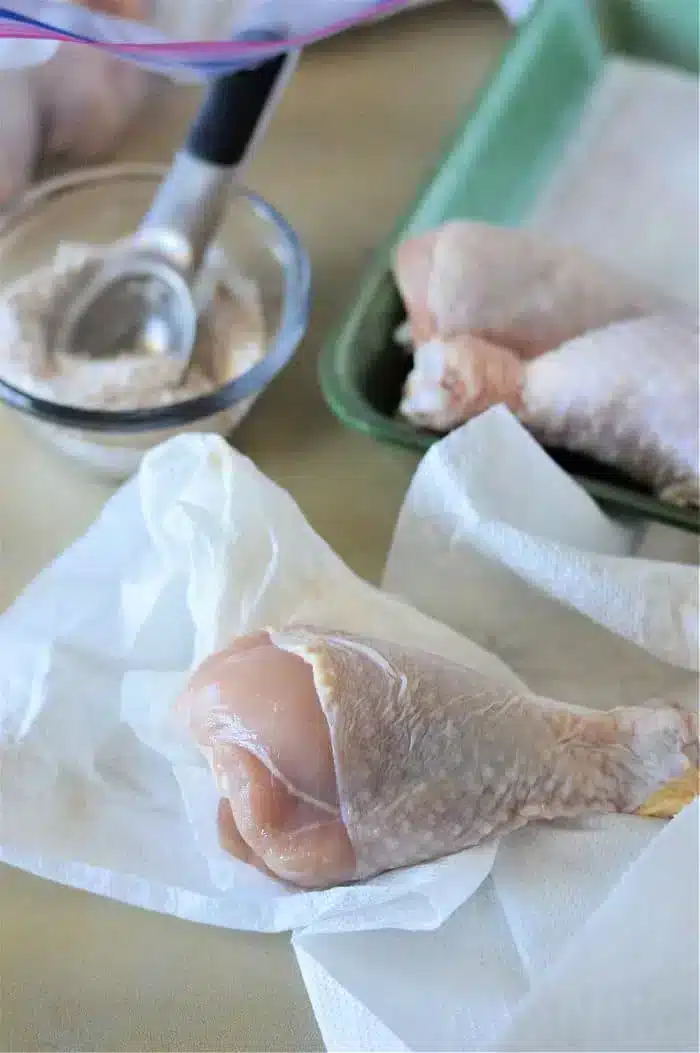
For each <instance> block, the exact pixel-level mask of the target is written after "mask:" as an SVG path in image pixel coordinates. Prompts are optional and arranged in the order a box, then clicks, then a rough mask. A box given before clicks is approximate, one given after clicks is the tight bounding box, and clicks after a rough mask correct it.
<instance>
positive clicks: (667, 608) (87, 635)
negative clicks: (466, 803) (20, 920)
mask: <svg viewBox="0 0 700 1053" xmlns="http://www.w3.org/2000/svg"><path fill="white" fill-rule="evenodd" d="M637 543H638V536H637V534H636V533H635V531H633V530H629V529H626V528H624V527H621V526H618V525H615V524H613V523H611V522H610V521H609V520H608V519H607V518H606V517H605V516H604V515H603V514H602V513H601V512H600V511H599V509H598V508H597V507H596V505H595V504H594V503H593V502H592V501H591V500H590V499H589V498H588V497H587V496H586V495H585V494H584V493H583V492H582V491H581V490H580V489H579V488H578V487H577V486H576V485H575V484H574V483H573V482H572V481H571V480H570V479H568V478H567V477H566V476H565V475H563V473H562V472H561V471H560V470H559V469H558V468H557V467H556V466H555V465H554V464H553V463H552V462H551V461H550V460H549V458H548V457H547V456H546V454H544V452H543V451H542V450H541V448H540V447H539V446H538V445H537V444H536V443H535V442H534V440H532V439H531V438H530V437H529V436H528V435H527V433H526V432H525V431H524V430H523V429H522V428H521V426H520V425H519V424H518V423H517V422H516V421H515V420H514V419H513V418H512V417H511V416H510V415H509V414H508V413H507V411H505V410H503V409H496V410H493V411H491V412H490V413H488V414H486V415H485V416H484V417H482V418H481V419H479V420H478V421H475V422H473V423H472V424H471V425H469V426H468V427H466V428H464V429H462V430H460V431H459V432H456V433H454V434H453V435H451V436H450V437H448V438H447V439H445V440H444V441H443V442H442V443H440V444H438V445H437V446H436V447H435V448H434V449H433V450H432V451H431V452H430V453H429V454H428V455H427V457H426V458H425V460H424V462H423V464H422V465H421V467H420V469H419V471H418V473H417V476H416V478H415V481H414V483H413V485H412V487H411V491H410V493H409V496H408V499H407V502H406V506H405V508H404V510H403V512H402V514H401V517H400V519H399V522H398V525H397V530H396V537H395V539H394V544H393V546H392V551H391V554H390V558H389V563H388V568H387V575H386V581H385V587H386V591H383V592H380V591H378V590H376V589H373V588H372V587H370V586H368V585H366V584H365V583H363V582H361V581H360V580H358V579H357V578H356V577H355V576H354V575H353V574H352V573H351V572H350V571H349V570H348V569H347V568H345V567H344V566H343V564H342V563H341V561H340V560H339V559H338V558H337V557H336V556H335V554H334V553H333V552H332V551H331V550H330V549H329V548H328V546H327V545H325V543H324V542H323V541H321V539H320V538H318V536H317V535H316V534H314V532H313V531H312V529H311V528H310V526H309V525H308V524H307V523H306V522H305V520H304V518H303V516H302V515H301V513H300V511H299V509H298V508H297V507H296V505H295V504H294V502H293V501H292V500H291V498H290V497H289V496H288V495H287V494H285V493H284V492H282V491H281V490H279V489H278V488H277V487H276V486H274V485H273V484H272V483H270V482H269V481H268V480H266V479H265V478H264V477H263V476H262V475H261V474H260V473H259V472H258V470H257V469H256V468H255V467H254V466H253V465H252V464H251V463H250V462H249V461H248V460H246V459H245V458H244V457H242V456H240V455H238V454H236V453H234V452H233V451H231V450H230V449H229V448H228V447H227V446H226V445H225V444H224V443H223V442H222V441H221V440H219V439H217V438H214V437H204V436H195V437H192V436H189V437H181V438H178V439H175V440H173V441H171V442H170V443H167V444H165V445H164V446H162V447H160V448H159V449H158V450H156V451H155V452H154V453H152V454H151V455H149V457H148V458H147V459H146V461H145V463H144V466H143V468H142V471H141V472H140V474H139V476H138V478H137V479H136V480H134V481H133V482H131V483H130V484H128V485H127V486H126V487H125V488H124V489H123V490H122V491H120V493H119V494H117V496H116V497H115V498H114V499H113V501H112V502H110V504H109V505H108V506H107V508H106V510H105V512H104V514H103V515H102V517H101V518H100V520H99V521H98V522H97V523H96V525H95V526H94V527H93V528H92V530H91V531H89V532H88V534H87V535H86V537H85V538H84V539H83V540H82V541H80V542H79V543H78V544H77V545H76V546H74V547H73V548H72V549H70V550H69V551H68V552H67V553H66V554H65V555H64V556H63V557H62V558H61V559H59V560H58V562H57V563H56V564H54V566H53V567H51V568H49V569H48V570H47V571H45V572H44V573H43V574H42V575H40V576H39V578H38V579H37V581H36V582H35V583H34V584H33V585H32V586H31V587H30V589H29V590H28V591H27V592H26V593H25V594H24V596H23V597H21V598H20V600H19V601H18V602H17V603H16V604H15V606H14V607H13V608H12V609H11V610H10V611H9V612H8V613H7V614H6V615H5V616H4V617H3V618H2V619H0V657H1V660H0V700H1V701H0V705H1V707H2V709H1V710H0V734H1V736H2V738H1V739H0V742H1V748H2V758H1V760H2V779H3V787H2V789H3V808H2V810H1V812H0V858H2V859H3V860H5V861H6V862H9V863H12V864H14V865H16V866H21V867H23V868H25V869H27V870H29V871H31V872H33V873H36V874H39V875H42V876H45V877H49V878H52V879H54V880H58V881H61V882H64V883H67V884H71V885H75V886H76V887H79V888H84V889H87V890H90V891H93V892H97V893H99V894H102V895H106V896H111V897H113V898H115V899H119V900H122V901H124V902H127V903H133V904H136V905H140V906H144V907H147V908H150V909H154V910H159V911H164V912H167V913H171V914H174V915H177V916H179V917H183V918H189V919H192V920H197V921H201V922H206V923H213V924H219V925H224V926H230V927H245V928H251V929H260V930H273V929H283V928H294V929H296V930H297V937H296V939H297V947H298V949H299V951H300V964H301V965H302V970H304V973H305V977H306V979H307V982H308V983H309V990H310V995H311V998H312V1001H313V1002H314V1006H315V1008H316V1010H317V1012H318V1014H319V1019H320V1022H321V1024H322V1026H323V1027H324V1032H325V1034H326V1037H327V1039H328V1042H329V1046H330V1047H331V1048H338V1049H340V1048H348V1049H349V1048H355V1049H363V1050H364V1049H386V1048H397V1049H399V1048H403V1047H405V1048H409V1049H426V1048H429V1049H481V1048H486V1045H487V1044H488V1043H489V1042H491V1041H496V1039H497V1038H498V1035H499V1034H500V1033H501V1032H503V1031H504V1029H505V1028H506V1027H508V1026H509V1025H510V1024H511V1023H512V1022H513V1020H514V1013H515V1012H516V1010H517V1009H518V1007H519V1006H520V1005H521V1004H522V1005H524V1004H526V1003H524V1001H523V1000H524V999H525V998H526V997H528V995H529V994H530V993H531V992H533V991H534V990H536V988H537V984H538V982H539V978H540V977H541V976H544V975H546V972H547V969H548V968H549V966H550V965H551V964H552V963H554V962H555V961H556V960H557V959H558V958H559V956H560V954H561V953H562V951H563V950H564V948H565V947H566V946H567V944H568V942H569V940H570V939H571V936H572V934H573V933H574V932H575V931H576V930H577V929H579V930H581V929H582V928H583V927H584V926H585V923H586V920H587V919H588V917H589V916H590V915H591V913H592V912H593V911H595V910H596V909H597V908H598V907H599V906H600V905H601V904H602V903H603V902H604V901H605V900H606V898H607V896H608V895H609V893H610V890H611V889H612V888H613V886H614V885H615V883H616V881H617V880H618V878H619V877H620V876H621V875H622V874H623V873H624V871H625V870H626V869H627V868H628V867H629V866H630V864H631V862H632V861H633V860H634V859H635V858H636V857H637V856H638V855H639V853H640V852H641V851H643V850H644V849H645V848H646V847H647V846H648V845H649V843H650V841H651V840H653V838H654V837H655V836H656V835H657V833H658V832H659V831H660V830H662V829H663V826H664V824H662V823H659V822H656V821H649V820H642V819H637V818H634V817H605V818H603V819H600V820H595V821H590V822H587V823H579V824H563V825H561V824H555V825H552V826H547V827H541V828H540V827H531V828H529V829H527V830H524V831H521V832H520V833H519V834H517V835H514V836H513V837H511V838H508V839H507V840H506V841H505V842H504V843H503V844H502V845H501V846H500V848H498V850H497V846H496V845H492V844H491V845H487V846H484V847H483V848H481V849H478V850H472V851H470V852H465V853H461V854H459V855H457V856H454V857H452V858H450V859H447V860H442V861H439V862H437V863H434V864H429V865H425V866H422V867H415V868H410V869H408V870H406V871H403V872H399V873H396V874H391V875H385V876H383V877H380V878H377V879H375V880H374V881H371V882H369V883H367V884H366V885H363V886H357V887H352V888H346V889H336V890H333V891H331V892H325V893H303V892H293V891H288V890H283V889H282V888H281V887H280V886H279V885H277V884H276V883H274V882H272V881H271V880H268V879H266V878H265V877H263V876H262V875H259V874H257V873H255V872H251V871H249V870H248V869H247V868H245V867H243V866H242V865H240V864H238V863H236V862H235V861H233V860H231V859H230V858H229V857H227V856H225V855H224V854H223V853H221V852H219V850H218V848H217V846H216V845H215V844H214V830H213V823H214V814H215V802H216V795H215V793H214V791H213V786H212V780H211V779H210V778H209V776H208V773H207V771H206V768H205V767H204V766H203V764H202V762H201V761H200V759H199V757H198V756H197V755H196V754H195V752H194V751H193V750H192V749H191V748H190V747H189V745H188V744H187V743H184V742H183V741H181V740H180V738H179V736H178V735H176V734H175V733H174V731H173V729H172V727H171V726H170V725H169V723H168V721H167V710H168V706H169V704H170V702H171V701H172V698H173V695H174V694H175V692H176V691H177V690H178V689H179V687H180V686H181V684H182V682H183V680H184V679H185V677H186V676H187V673H188V670H189V669H190V668H191V667H192V665H194V664H196V663H197V662H198V661H199V660H200V659H201V658H202V657H203V656H204V655H206V654H208V653H210V652H211V651H212V650H213V649H215V648H216V647H218V646H219V645H220V644H222V643H223V642H225V641H226V640H227V639H228V638H229V637H230V635H231V634H233V633H235V632H241V631H247V630H250V629H254V628H256V627H259V626H262V625H265V624H266V623H268V622H270V621H273V622H274V621H284V620H287V619H291V618H299V619H309V620H320V621H330V622H332V623H333V624H334V625H338V626H339V627H341V628H346V629H348V630H353V629H356V630H357V629H363V630H365V631H368V632H376V633H380V634H381V633H383V634H385V635H388V636H391V637H392V638H394V639H400V640H414V641H415V642H416V643H420V644H421V645H422V646H424V647H427V648H429V649H433V650H436V651H439V652H441V653H443V654H445V655H446V656H449V657H453V658H455V659H457V660H463V661H467V662H472V663H473V664H474V665H475V666H477V667H479V668H481V669H484V670H493V671H494V672H498V673H499V674H500V675H501V676H509V677H510V678H511V680H512V682H513V683H514V684H516V683H521V682H522V680H524V681H526V682H527V683H528V684H529V685H530V686H531V687H533V688H535V689H537V690H540V691H548V692H549V693H551V694H556V695H558V696H559V697H562V698H568V699H571V700H573V701H576V702H581V701H583V702H586V703H588V704H590V705H600V706H610V705H614V704H617V703H618V702H623V701H639V700H640V699H642V698H645V697H649V696H650V695H660V694H664V693H669V692H670V693H672V694H674V695H675V696H676V697H679V698H681V697H687V696H688V695H689V694H690V695H692V693H693V691H694V690H695V689H696V686H697V680H696V677H695V676H694V675H693V674H692V672H691V671H690V670H692V669H694V668H696V666H697V653H696V640H697V576H696V573H695V571H694V570H693V569H692V568H691V567H688V566H682V565H678V564H673V563H670V562H667V563H655V562H650V561H647V560H644V559H634V558H630V553H631V551H632V549H633V547H634V546H635V545H636V544H637ZM392 594H394V595H392ZM399 595H401V596H403V599H401V598H395V596H399ZM411 604H413V605H414V606H411ZM418 607H421V608H422V609H423V610H424V611H425V613H421V614H419V613H418V610H417V608H418ZM436 618H439V619H441V620H442V622H444V623H447V624H449V625H450V626H451V628H447V627H446V624H441V622H439V621H437V620H433V619H436ZM496 652H497V653H498V654H499V655H500V656H501V658H503V659H505V661H506V662H507V663H508V666H509V667H510V669H507V668H506V667H505V666H504V665H503V662H502V661H501V658H496V657H494V654H495V653H496ZM659 656H661V657H662V658H663V659H664V660H663V661H662V660H660V657H659ZM511 669H512V670H513V672H511V671H510V670H511ZM521 678H522V680H521ZM188 811H189V814H191V815H193V816H194V817H195V819H196V822H197V835H196V836H195V834H194V833H193V828H192V826H191V825H190V824H189V822H188V820H187V814H188ZM671 865H673V864H671ZM441 923H444V924H443V925H442V927H441V928H438V926H439V925H440V924H441ZM363 930H364V931H363ZM367 930H373V931H367ZM391 930H415V931H403V932H400V931H391ZM436 930H437V931H436ZM339 933H342V934H343V935H342V938H340V937H339V936H338V934H339ZM314 970H315V973H316V980H314V978H313V975H312V974H313V972H314ZM319 977H321V979H319ZM328 977H330V978H331V980H332V985H331V986H333V990H334V992H335V994H334V997H335V998H336V1000H335V1002H334V1003H333V1005H332V1013H333V1019H332V1020H330V1021H329V1020H328V1019H326V1020H325V1022H324V1012H326V1013H327V1010H328V1003H327V1002H324V998H325V997H326V995H327V992H328V990H329V987H328V984H329V983H330V981H328V979H327V978H328ZM339 992H341V993H343V997H344V998H345V992H347V993H348V995H349V997H350V1001H349V1002H348V1001H347V1000H346V1001H345V1003H344V1004H345V1009H346V1014H345V1023H344V1028H345V1030H344V1036H343V1037H342V1038H341V1039H337V1038H334V1037H333V1024H337V1022H338V1021H339V1020H341V1019H342V1014H341V1013H340V1011H339V1006H338V1001H337V996H338V993H339ZM359 1007H362V1009H361V1011H359ZM352 1020H356V1021H358V1026H360V1023H361V1028H362V1033H361V1034H358V1035H355V1034H354V1033H353V1031H352V1028H351V1021H352ZM375 1022H377V1028H378V1030H376V1029H375V1028H374V1023H375ZM392 1036H393V1037H392ZM352 1038H354V1039H357V1044H353V1043H352V1042H351V1039H352ZM394 1040H395V1044H392V1043H394ZM348 1043H350V1044H348ZM373 1043H375V1044H373ZM376 1043H378V1044H376Z"/></svg>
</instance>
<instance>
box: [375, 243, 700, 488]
mask: <svg viewBox="0 0 700 1053" xmlns="http://www.w3.org/2000/svg"><path fill="white" fill-rule="evenodd" d="M395 275H396V280H397V284H398V287H399V289H400V291H401V293H402V296H403V299H404V302H405V305H406V309H407V314H408V335H409V338H410V341H411V343H412V344H413V345H414V347H413V352H414V365H413V369H412V371H411V373H410V375H409V377H408V380H407V382H406V386H405V390H404V396H403V400H402V403H401V407H400V412H401V414H402V415H403V416H404V417H405V418H406V419H408V420H409V421H411V422H412V423H414V424H416V425H417V426H419V427H424V428H430V429H432V430H435V431H448V430H450V429H451V428H454V427H457V426H458V425H460V424H462V423H464V422H466V421H468V420H471V419H472V418H473V417H475V416H477V415H478V414H480V413H482V412H484V410H486V409H488V408H489V407H490V406H492V405H496V404H498V403H504V404H505V405H507V406H508V407H509V408H510V409H511V410H512V411H513V412H514V413H515V414H516V415H517V416H518V417H519V418H520V420H521V421H522V422H523V423H524V424H525V425H526V426H527V427H528V428H530V429H531V430H532V431H533V433H534V434H535V435H536V436H537V437H538V438H539V439H540V440H541V441H543V442H544V443H546V444H547V445H549V446H552V447H557V448H562V449H566V450H568V451H571V452H575V453H582V454H585V455H588V456H590V457H592V458H594V459H595V460H597V461H599V462H600V463H602V464H606V465H610V466H612V467H614V468H618V469H621V470H622V471H623V472H625V473H626V474H627V475H628V476H629V477H630V478H631V479H632V480H634V481H635V482H637V483H640V484H642V485H645V486H647V487H649V488H650V489H651V490H653V492H654V493H656V494H657V495H658V496H659V497H660V498H661V499H662V500H664V501H667V502H671V503H674V504H678V505H680V506H692V507H697V506H698V503H699V498H700V468H699V455H698V328H697V324H696V321H695V319H694V318H693V317H692V315H691V312H690V311H689V310H688V309H686V308H685V307H682V306H679V305H677V304H675V303H674V302H672V301H670V300H669V299H668V298H667V297H665V296H664V295H662V294H661V293H657V292H656V291H655V290H652V289H648V288H646V287H644V286H641V285H640V284H639V283H637V282H635V281H633V280H631V279H628V278H626V277H625V276H624V275H620V274H618V273H617V272H615V271H614V270H612V269H611V268H609V267H607V266H605V265H603V264H599V263H598V262H597V261H595V260H593V259H589V258H588V257H587V256H586V255H584V254H582V253H581V252H579V251H577V250H573V249H569V248H565V247H564V248H560V247H558V246H553V245H549V244H547V243H546V242H543V241H542V239H541V237H540V236H539V235H538V234H536V233H533V232H528V231H524V230H507V229H504V228H498V227H490V226H487V225H485V224H479V223H469V222H452V223H448V224H445V225H444V226H443V227H441V228H439V229H438V230H435V231H432V232H430V233H428V234H424V235H422V236H418V237H415V238H410V239H408V240H407V241H405V242H404V243H403V244H402V245H401V246H400V247H399V249H398V251H397V253H396V260H395Z"/></svg>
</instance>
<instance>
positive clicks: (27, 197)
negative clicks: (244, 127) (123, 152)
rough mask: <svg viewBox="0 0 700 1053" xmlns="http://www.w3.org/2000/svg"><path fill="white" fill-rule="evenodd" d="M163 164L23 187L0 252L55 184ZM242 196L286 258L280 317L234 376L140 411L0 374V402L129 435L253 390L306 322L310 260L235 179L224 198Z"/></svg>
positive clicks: (187, 418) (2, 224) (265, 205)
mask: <svg viewBox="0 0 700 1053" xmlns="http://www.w3.org/2000/svg"><path fill="white" fill-rule="evenodd" d="M168 168H169V165H167V164H157V163H119V164H109V165H97V166H93V167H90V168H83V169H81V170H80V171H79V172H68V173H65V174H62V175H58V176H54V177H52V178H50V179H46V180H43V181H42V182H41V183H38V184H37V185H36V186H34V187H32V188H31V189H30V190H28V191H27V192H26V193H25V194H24V195H23V196H22V197H21V198H20V200H19V201H18V202H17V204H16V205H15V206H14V208H12V209H11V210H10V211H9V212H7V213H6V214H5V215H4V216H3V217H2V219H1V220H0V255H1V254H2V251H3V249H2V241H3V239H4V238H5V237H6V236H8V235H9V233H10V232H11V230H12V228H13V227H15V226H19V225H20V224H21V223H22V221H23V220H24V219H26V218H27V217H28V216H29V215H30V214H31V212H32V210H33V209H35V208H37V207H38V206H40V205H41V204H42V203H43V202H44V201H46V199H47V198H48V197H49V196H50V195H52V194H54V193H60V192H61V191H62V190H71V189H79V188H80V187H81V186H83V185H85V184H89V183H96V182H106V181H108V180H109V179H114V178H119V177H126V178H134V179H137V178H140V177H141V178H143V177H149V176H154V177H160V178H162V177H163V176H164V175H165V173H166V172H167V170H168ZM233 197H235V198H245V199H246V200H247V201H248V203H249V204H250V205H251V206H252V208H253V211H255V212H257V213H258V214H259V215H261V216H262V217H263V218H264V219H266V220H267V221H268V222H269V223H270V224H271V225H272V226H273V227H275V228H276V230H277V233H278V234H279V236H280V238H281V241H282V243H283V246H284V248H285V250H286V252H287V253H288V255H289V261H285V265H284V266H283V268H282V270H283V275H284V303H283V308H282V317H281V320H280V324H279V326H278V329H277V332H276V334H275V337H274V340H273V342H272V344H271V346H270V347H269V349H268V351H267V353H266V355H265V356H264V358H263V359H261V361H260V362H257V363H256V364H255V365H254V366H252V367H251V368H250V369H248V370H246V372H245V373H242V374H241V375H240V376H237V377H235V378H234V379H233V380H229V381H227V383H226V384H224V385H223V386H222V387H220V388H217V389H216V391H212V392H209V393H208V394H207V395H200V396H198V397H196V398H192V399H186V400H185V401H183V402H175V403H172V404H170V405H167V406H153V407H151V408H148V409H133V410H96V409H83V408H81V407H79V406H71V405H64V404H62V403H59V402H53V401H51V400H50V399H42V398H38V397H37V396H35V395H32V394H30V393H29V392H26V391H23V390H22V389H21V388H18V387H15V386H14V385H12V384H9V383H8V382H7V381H5V380H3V379H2V377H0V400H2V401H3V402H4V403H5V404H6V405H8V406H10V407H11V408H12V409H15V410H18V411H19V412H20V413H23V414H25V415H26V416H30V417H34V418H36V419H37V420H42V421H45V422H48V423H51V424H58V425H62V426H63V427H67V428H73V429H79V430H84V431H93V432H103V433H104V432H112V433H119V432H121V433H131V434H133V433H136V432H144V431H157V430H164V429H167V428H177V427H182V426H183V425H187V424H195V423H196V422H197V421H199V420H203V419H204V418H206V417H211V416H214V415H215V414H217V413H221V412H223V411H225V410H227V409H230V408H231V407H232V406H234V405H235V404H237V403H239V402H242V401H243V400H244V399H248V398H251V397H253V396H255V395H257V394H259V393H260V392H261V391H262V390H263V388H264V387H266V386H267V384H269V382H270V381H271V380H272V379H273V378H274V377H275V376H276V375H277V374H278V373H279V372H280V371H281V370H282V369H283V368H284V367H285V366H286V365H287V363H288V362H289V361H290V359H291V358H292V356H293V355H294V352H295V351H296V349H297V347H298V346H299V343H300V342H301V339H302V337H303V336H304V334H305V332H306V328H307V324H308V319H309V313H310V309H311V262H310V259H309V255H308V253H307V251H306V249H305V248H304V246H303V244H302V242H301V239H300V238H299V236H298V234H297V233H296V231H295V230H294V228H293V227H292V226H291V224H290V223H288V222H287V220H286V219H285V218H284V216H283V215H282V214H281V212H278V210H277V209H276V208H275V207H274V205H271V204H270V203H269V201H266V200H265V198H263V197H261V195H260V194H257V193H256V192H255V191H253V190H249V189H248V188H247V187H245V186H242V185H240V184H239V185H237V186H236V187H235V188H234V189H233V190H232V198H233Z"/></svg>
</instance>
